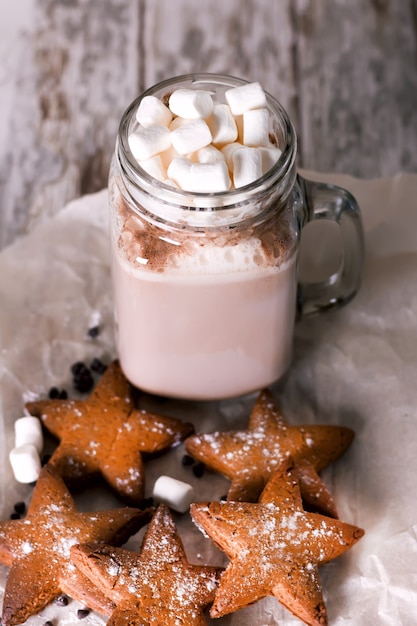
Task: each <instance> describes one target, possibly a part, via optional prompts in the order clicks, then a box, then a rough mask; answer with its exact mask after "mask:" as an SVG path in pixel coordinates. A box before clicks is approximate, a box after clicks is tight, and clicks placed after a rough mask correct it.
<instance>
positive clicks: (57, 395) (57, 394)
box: [48, 387, 68, 400]
mask: <svg viewBox="0 0 417 626" xmlns="http://www.w3.org/2000/svg"><path fill="white" fill-rule="evenodd" d="M48 397H49V399H50V400H56V399H59V400H66V399H67V398H68V394H67V392H66V390H65V389H58V387H51V388H50V390H49V391H48Z"/></svg>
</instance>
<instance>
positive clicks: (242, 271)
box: [112, 196, 296, 399]
mask: <svg viewBox="0 0 417 626" xmlns="http://www.w3.org/2000/svg"><path fill="white" fill-rule="evenodd" d="M118 206H119V210H118V213H117V220H119V222H120V223H119V228H118V232H119V233H120V234H119V237H118V240H117V241H115V243H114V245H113V266H112V271H113V284H114V297H115V321H116V340H117V347H118V352H119V358H120V361H121V364H122V367H123V370H124V372H125V374H126V376H127V378H129V379H130V380H131V382H132V383H133V384H135V385H136V386H138V387H141V388H143V389H145V390H147V391H150V392H154V393H158V394H164V395H168V396H180V397H186V398H190V397H192V398H200V399H210V398H222V397H228V396H235V395H239V394H242V393H246V392H248V391H253V390H256V389H260V388H262V387H264V386H266V385H269V384H270V383H272V382H274V381H275V380H277V379H278V378H279V377H280V376H281V375H282V374H283V373H284V371H285V370H286V368H287V367H288V365H289V362H290V358H291V352H292V341H293V326H294V319H295V311H294V309H295V301H296V293H295V290H296V276H295V272H296V262H295V254H292V255H291V254H288V249H287V250H285V246H284V245H283V244H282V242H280V240H279V238H278V237H277V238H276V239H275V237H274V235H273V233H270V234H269V239H270V240H271V241H268V237H267V233H265V239H266V241H264V242H262V239H261V238H260V237H259V234H258V236H257V235H256V231H255V232H254V233H253V235H252V236H248V235H247V234H246V233H245V235H241V237H240V238H239V237H236V236H234V237H230V236H225V235H224V234H223V236H222V235H221V234H219V235H218V236H217V237H214V238H208V239H207V238H205V239H202V240H201V241H199V242H198V243H196V242H195V241H194V240H193V239H192V238H187V236H186V235H185V236H184V235H182V236H181V238H182V241H180V240H179V239H177V243H176V244H175V243H170V242H169V241H166V240H164V239H160V238H158V237H156V236H154V237H153V236H152V228H150V227H149V226H148V230H150V231H151V232H150V233H149V232H148V233H147V235H146V236H145V234H144V232H143V228H141V227H140V223H139V222H138V220H137V219H136V218H135V217H134V216H129V214H128V213H127V212H126V209H125V206H124V200H123V199H122V198H121V197H120V196H119V198H118ZM114 230H116V229H114ZM155 234H156V233H154V235H155ZM152 242H153V245H152ZM148 246H151V248H150V249H148V248H147V247H148ZM287 246H289V251H290V252H291V249H292V247H293V246H294V241H291V238H290V237H289V235H288V233H287Z"/></svg>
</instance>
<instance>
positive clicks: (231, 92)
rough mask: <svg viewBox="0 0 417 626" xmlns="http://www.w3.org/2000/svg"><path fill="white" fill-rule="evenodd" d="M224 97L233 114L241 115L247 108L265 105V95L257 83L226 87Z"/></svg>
mask: <svg viewBox="0 0 417 626" xmlns="http://www.w3.org/2000/svg"><path fill="white" fill-rule="evenodd" d="M225 97H226V100H227V103H228V105H229V107H230V110H231V111H232V113H233V115H242V114H243V113H244V112H245V111H249V109H260V108H262V107H265V106H266V95H265V92H264V90H263V89H262V87H261V85H260V84H259V83H248V84H247V85H241V86H240V87H233V88H232V89H228V90H227V91H226V93H225Z"/></svg>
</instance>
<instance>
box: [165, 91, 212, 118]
mask: <svg viewBox="0 0 417 626" xmlns="http://www.w3.org/2000/svg"><path fill="white" fill-rule="evenodd" d="M169 108H170V109H171V111H172V112H173V113H174V114H175V115H178V116H179V117H184V118H185V119H188V120H197V119H205V118H207V117H209V115H211V113H212V111H213V99H212V97H211V94H210V93H209V92H208V91H203V90H202V89H177V90H176V91H174V92H173V93H172V94H171V96H170V98H169Z"/></svg>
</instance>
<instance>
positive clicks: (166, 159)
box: [159, 145, 180, 169]
mask: <svg viewBox="0 0 417 626" xmlns="http://www.w3.org/2000/svg"><path fill="white" fill-rule="evenodd" d="M159 156H160V157H161V159H162V165H163V166H164V168H165V169H167V168H168V166H169V164H170V163H171V161H172V160H173V159H175V158H176V157H178V156H180V155H179V154H178V152H177V151H176V150H175V148H174V146H172V145H171V146H170V147H169V148H168V150H164V151H163V152H160V153H159Z"/></svg>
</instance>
